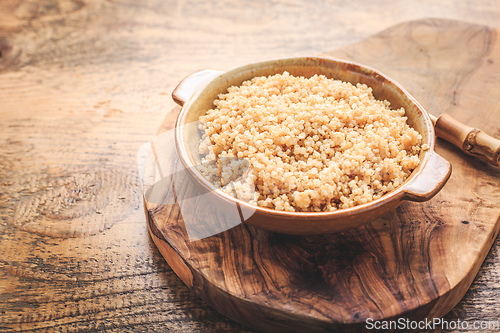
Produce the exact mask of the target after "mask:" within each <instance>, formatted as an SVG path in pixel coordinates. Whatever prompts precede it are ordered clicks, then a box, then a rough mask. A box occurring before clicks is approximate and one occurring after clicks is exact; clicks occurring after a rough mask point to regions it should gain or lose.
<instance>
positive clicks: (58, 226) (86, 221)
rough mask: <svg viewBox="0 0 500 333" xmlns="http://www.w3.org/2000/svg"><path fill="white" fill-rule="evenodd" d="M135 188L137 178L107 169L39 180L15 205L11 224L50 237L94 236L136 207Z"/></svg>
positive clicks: (137, 203)
mask: <svg viewBox="0 0 500 333" xmlns="http://www.w3.org/2000/svg"><path fill="white" fill-rule="evenodd" d="M137 188H138V184H137V177H135V176H132V175H127V174H124V173H119V172H110V171H101V172H97V173H79V174H74V175H71V176H65V177H53V178H48V179H39V180H37V189H30V191H34V192H35V193H34V194H32V195H28V196H27V197H25V199H24V200H22V201H21V202H20V203H18V204H17V205H16V206H15V212H14V225H15V226H16V227H17V228H19V229H21V230H25V231H28V232H34V233H39V234H44V235H49V236H52V237H83V236H89V235H94V234H97V233H100V232H102V231H104V230H106V229H108V228H110V227H111V226H112V225H113V224H115V223H116V222H118V221H121V220H123V219H124V218H126V217H127V216H128V215H130V214H131V213H132V212H133V211H134V210H135V209H137V208H138V206H139V200H138V193H137Z"/></svg>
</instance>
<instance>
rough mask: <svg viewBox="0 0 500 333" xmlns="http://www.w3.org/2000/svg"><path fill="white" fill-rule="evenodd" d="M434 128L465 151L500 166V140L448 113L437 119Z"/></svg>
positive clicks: (441, 135)
mask: <svg viewBox="0 0 500 333" xmlns="http://www.w3.org/2000/svg"><path fill="white" fill-rule="evenodd" d="M433 121H434V119H433ZM434 128H435V130H436V135H437V136H438V137H440V138H442V139H445V140H446V141H449V142H451V143H453V144H454V145H455V146H457V147H458V148H460V149H462V151H463V152H465V153H467V154H469V155H472V156H476V157H479V158H480V159H482V160H484V161H486V162H488V163H490V164H492V165H494V166H496V167H500V140H498V139H495V138H494V137H491V136H489V135H488V134H486V133H484V132H483V131H481V130H479V129H476V128H473V127H470V126H467V125H464V124H462V123H461V122H459V121H457V120H455V119H453V118H452V117H451V116H450V115H448V114H446V113H443V114H442V115H441V116H440V117H439V118H437V119H436V120H435V126H434Z"/></svg>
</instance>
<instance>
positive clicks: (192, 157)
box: [172, 57, 451, 235]
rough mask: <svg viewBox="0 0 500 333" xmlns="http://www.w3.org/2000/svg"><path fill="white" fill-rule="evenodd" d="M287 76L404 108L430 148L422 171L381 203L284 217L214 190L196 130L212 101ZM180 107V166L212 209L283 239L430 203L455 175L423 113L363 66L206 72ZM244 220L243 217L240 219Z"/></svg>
mask: <svg viewBox="0 0 500 333" xmlns="http://www.w3.org/2000/svg"><path fill="white" fill-rule="evenodd" d="M284 71H287V72H289V73H290V74H292V75H295V76H305V77H311V76H312V75H314V74H318V75H320V74H321V75H325V76H326V77H328V78H332V79H340V80H342V81H347V82H351V83H352V84H354V85H355V84H357V83H362V84H366V85H368V86H369V87H371V88H372V89H373V95H374V96H375V98H376V99H379V100H388V101H389V102H390V103H391V108H400V107H404V109H405V111H406V116H407V117H408V124H409V125H410V126H411V127H413V128H414V129H415V130H416V131H418V132H419V133H420V134H421V135H422V138H423V139H422V144H424V143H425V144H427V145H428V146H429V149H428V150H426V151H421V153H420V155H419V158H420V164H419V166H418V167H417V168H416V169H415V170H414V171H413V172H412V174H411V175H410V177H409V178H408V179H407V180H406V182H405V183H404V184H402V185H401V186H400V187H399V188H397V189H396V190H394V191H392V192H389V193H387V194H385V195H384V196H382V197H381V198H379V199H376V200H374V201H372V202H369V203H366V204H362V205H359V206H356V207H353V208H347V209H339V210H337V211H334V212H283V211H276V210H273V209H268V208H263V207H257V206H254V205H251V204H249V203H247V202H244V201H241V200H238V199H235V198H234V197H232V196H230V195H228V194H226V193H224V192H223V191H221V190H219V189H217V188H216V187H214V186H213V185H212V184H211V183H210V182H209V181H207V180H206V179H205V178H204V177H203V176H202V174H201V173H200V172H199V171H198V170H197V169H196V167H195V165H196V164H198V163H199V162H200V156H199V153H198V146H199V140H200V133H199V131H198V129H197V127H196V126H189V124H191V123H195V122H197V121H198V120H199V117H200V116H201V115H204V114H205V113H206V112H207V110H209V109H211V108H213V107H214V105H213V101H214V100H215V99H217V96H218V95H219V94H220V93H225V92H227V88H228V87H230V86H233V85H240V84H241V83H242V82H243V81H246V80H249V79H251V78H253V77H256V76H268V75H273V74H277V73H280V74H282V73H283V72H284ZM172 96H173V99H174V100H175V101H176V102H177V103H178V104H179V105H180V106H182V109H181V111H180V113H179V116H178V118H177V123H176V129H175V143H176V148H177V154H178V156H179V159H180V161H181V162H182V163H183V165H184V167H185V168H186V170H187V172H188V175H189V177H190V178H191V179H192V181H193V182H194V184H195V185H196V186H198V187H201V188H203V190H204V191H209V192H212V194H213V195H212V197H213V198H214V204H215V205H217V207H220V209H222V210H224V209H226V208H228V207H234V206H235V205H237V207H238V209H239V210H240V212H241V211H247V212H252V213H251V214H243V215H244V216H245V217H244V218H243V217H242V222H243V223H246V224H248V225H251V226H254V227H257V228H261V229H265V230H269V231H273V232H279V233H285V234H294V235H314V234H324V233H334V232H341V231H345V230H348V229H352V228H356V227H359V226H361V225H364V224H366V223H369V222H371V221H373V220H375V219H377V218H378V217H380V216H382V215H384V214H386V213H387V212H389V211H391V210H393V209H395V208H396V207H398V206H399V205H400V204H401V203H402V202H403V201H426V200H429V199H431V198H432V197H433V196H434V195H436V193H438V192H439V190H441V188H442V187H443V186H444V184H445V183H446V181H447V180H448V178H449V177H450V174H451V165H450V163H449V162H448V161H446V160H445V159H444V158H442V157H441V156H439V155H438V154H437V153H436V152H435V151H434V140H435V136H434V127H433V124H432V122H431V119H430V118H429V115H428V114H427V112H426V111H425V110H424V108H423V107H422V106H421V105H420V104H419V103H418V102H417V101H416V100H415V98H413V97H412V96H411V95H410V94H409V93H408V92H407V91H406V90H405V89H404V88H403V87H401V86H400V85H399V84H398V83H396V82H395V81H394V80H392V79H390V78H388V77H387V76H385V75H384V74H382V73H380V72H378V71H377V70H375V69H372V68H369V67H367V66H363V65H360V64H356V63H352V62H347V61H342V60H337V59H332V58H324V57H300V58H286V59H277V60H271V61H264V62H259V63H253V64H249V65H246V66H242V67H238V68H234V69H231V70H229V71H225V72H221V71H213V70H204V71H200V72H197V73H194V74H192V75H190V76H188V77H187V78H185V79H184V80H183V81H182V82H181V83H180V84H179V85H178V86H177V88H176V89H175V90H174V92H173V93H172ZM240 216H242V215H241V214H240Z"/></svg>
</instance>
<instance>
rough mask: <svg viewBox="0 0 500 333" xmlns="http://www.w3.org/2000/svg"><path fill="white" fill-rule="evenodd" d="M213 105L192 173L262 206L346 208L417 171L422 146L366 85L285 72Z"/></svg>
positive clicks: (239, 89) (232, 90)
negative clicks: (197, 171)
mask: <svg viewBox="0 0 500 333" xmlns="http://www.w3.org/2000/svg"><path fill="white" fill-rule="evenodd" d="M214 105H215V108H214V109H211V110H209V111H208V112H207V114H206V115H205V116H202V117H200V130H201V131H202V138H201V141H200V150H199V151H200V154H201V155H202V156H203V158H202V165H201V166H200V167H199V169H200V171H201V173H202V174H203V175H204V176H205V177H206V178H207V179H208V180H210V181H211V182H212V183H214V185H216V186H218V187H220V188H221V189H222V190H223V191H225V192H226V193H228V194H231V195H233V196H235V197H237V198H240V199H243V200H246V201H248V202H250V203H252V204H255V205H258V206H261V207H267V208H272V209H276V210H283V211H302V212H319V211H335V210H337V209H344V208H349V207H354V206H356V205H360V204H364V203H368V202H370V201H373V200H375V199H377V198H380V197H381V196H382V195H384V194H385V193H388V192H390V191H393V190H394V189H396V188H397V187H399V186H400V185H402V184H403V183H404V181H405V180H406V179H407V178H408V176H409V175H410V174H411V172H412V171H413V169H415V167H416V166H417V165H418V164H419V158H418V154H419V152H420V150H421V147H420V144H421V140H422V137H421V135H420V134H419V133H418V132H417V131H415V130H414V129H412V128H411V127H410V126H409V125H408V124H407V123H406V120H407V118H406V117H405V116H404V115H405V111H404V109H403V108H401V109H398V110H392V109H390V107H389V106H390V103H389V102H388V101H379V100H376V99H375V98H374V97H373V94H372V89H371V88H369V87H367V86H366V85H362V84H357V85H356V86H353V85H352V84H350V83H346V82H342V81H339V80H332V79H328V78H326V77H325V76H322V75H314V76H313V77H311V78H309V79H307V78H304V77H294V76H292V75H290V74H288V73H287V72H284V73H283V74H276V75H273V76H269V77H255V78H253V79H252V80H249V81H245V82H243V84H242V85H241V86H240V87H235V86H232V87H230V88H228V93H226V94H220V95H219V98H218V99H217V100H215V101H214ZM424 146H425V145H424ZM422 148H423V149H425V148H427V147H422Z"/></svg>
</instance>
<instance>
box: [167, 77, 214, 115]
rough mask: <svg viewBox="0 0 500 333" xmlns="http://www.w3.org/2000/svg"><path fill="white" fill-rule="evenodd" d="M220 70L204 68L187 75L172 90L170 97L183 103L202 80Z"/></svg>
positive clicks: (180, 103) (181, 104) (178, 102)
mask: <svg viewBox="0 0 500 333" xmlns="http://www.w3.org/2000/svg"><path fill="white" fill-rule="evenodd" d="M220 73H222V72H221V71H214V70H211V69H205V70H202V71H199V72H195V73H193V74H190V75H188V76H187V77H186V78H184V80H182V81H181V82H180V83H179V84H178V85H177V87H176V88H175V89H174V91H173V92H172V98H173V99H174V101H175V102H176V103H177V104H179V105H180V106H183V105H184V103H185V102H186V101H187V100H189V99H190V98H191V96H193V94H194V92H195V91H196V89H197V88H198V87H199V86H200V84H201V83H202V82H204V81H205V80H207V79H209V78H211V79H213V78H215V77H216V76H218V75H219V74H220Z"/></svg>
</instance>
